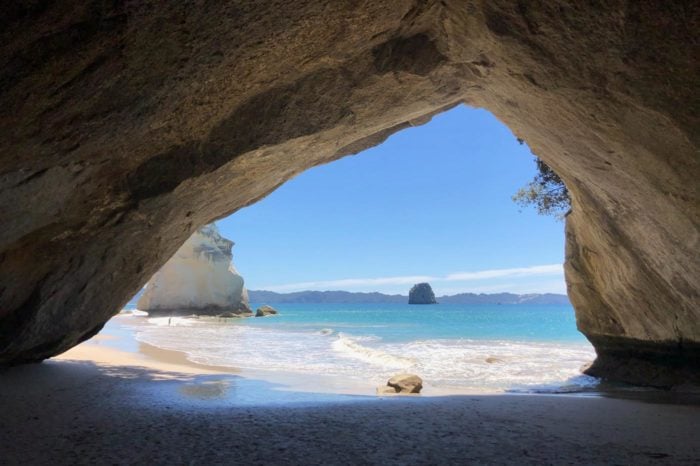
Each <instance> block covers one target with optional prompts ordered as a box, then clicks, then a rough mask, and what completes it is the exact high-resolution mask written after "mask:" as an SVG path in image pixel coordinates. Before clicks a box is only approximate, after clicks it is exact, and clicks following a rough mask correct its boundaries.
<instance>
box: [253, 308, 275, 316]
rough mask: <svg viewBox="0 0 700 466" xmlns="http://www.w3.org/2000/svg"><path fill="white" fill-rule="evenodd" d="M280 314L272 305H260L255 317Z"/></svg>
mask: <svg viewBox="0 0 700 466" xmlns="http://www.w3.org/2000/svg"><path fill="white" fill-rule="evenodd" d="M277 314H279V313H278V312H277V310H276V309H275V308H273V307H272V306H260V307H259V308H258V310H257V311H256V312H255V317H267V316H274V315H277Z"/></svg>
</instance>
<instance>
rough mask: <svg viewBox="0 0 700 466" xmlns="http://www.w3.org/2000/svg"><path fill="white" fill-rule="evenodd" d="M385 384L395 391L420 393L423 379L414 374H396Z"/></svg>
mask: <svg viewBox="0 0 700 466" xmlns="http://www.w3.org/2000/svg"><path fill="white" fill-rule="evenodd" d="M386 385H387V387H391V388H393V389H394V391H395V392H396V393H420V391H421V390H422V389H423V379H421V378H420V377H418V376H417V375H415V374H398V375H395V376H393V377H392V378H390V379H389V380H388V381H387V383H386Z"/></svg>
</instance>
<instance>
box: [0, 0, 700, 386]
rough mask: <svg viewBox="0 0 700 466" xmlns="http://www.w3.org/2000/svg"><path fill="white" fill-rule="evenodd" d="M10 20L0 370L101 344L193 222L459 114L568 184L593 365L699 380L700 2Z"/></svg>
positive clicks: (146, 7)
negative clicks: (468, 108)
mask: <svg viewBox="0 0 700 466" xmlns="http://www.w3.org/2000/svg"><path fill="white" fill-rule="evenodd" d="M1 16H2V17H1V18H0V25H1V26H2V27H1V28H0V31H1V32H0V34H1V35H2V41H0V65H1V66H0V122H1V127H2V131H0V224H1V225H2V228H0V364H17V363H22V362H28V361H39V360H42V359H44V358H46V357H50V356H52V355H55V354H57V353H60V352H62V351H65V350H66V349H68V348H70V347H71V346H73V345H75V344H77V343H79V342H80V341H82V340H84V339H86V338H89V337H90V336H91V335H93V334H94V333H96V332H97V331H99V330H100V328H101V327H102V325H103V324H104V322H106V321H107V320H108V319H109V318H110V317H111V316H112V315H114V314H115V313H116V312H118V311H119V309H120V308H121V307H122V306H123V305H124V304H125V303H126V302H127V300H128V299H129V297H130V296H133V295H134V293H135V292H136V291H137V290H138V289H139V288H140V287H142V286H143V284H144V283H145V282H146V280H148V278H150V277H151V276H152V275H153V274H154V273H155V272H156V271H157V270H158V269H159V268H160V266H161V265H163V264H164V263H165V262H166V261H167V260H168V259H169V258H170V257H171V256H172V255H173V254H174V253H175V252H176V251H177V250H178V248H179V247H180V246H181V245H182V244H183V243H184V242H185V241H186V240H187V238H189V236H190V235H191V234H192V233H193V232H194V231H195V230H196V229H197V228H198V227H199V226H201V225H204V224H207V223H210V222H211V221H213V220H215V219H217V218H220V217H222V216H224V215H227V214H230V213H232V212H235V211H236V210H238V209H240V208H241V207H243V206H246V205H249V204H250V203H252V202H255V201H256V200H258V199H260V198H261V197H263V196H265V195H266V194H268V193H269V192H270V191H272V190H273V189H275V188H276V187H277V186H279V185H280V184H281V183H283V182H284V181H285V180H287V179H289V178H291V177H293V176H294V175H296V174H298V173H300V172H301V171H303V170H305V169H307V168H310V167H312V166H315V165H318V164H322V163H327V162H330V161H332V160H335V159H337V158H340V157H342V156H345V155H349V154H354V153H357V152H359V151H361V150H363V149H365V148H368V147H371V146H373V145H376V144H378V143H380V142H381V141H383V140H384V139H386V138H387V137H388V136H389V135H391V134H392V133H394V132H396V131H398V130H400V129H403V128H408V127H411V126H415V125H419V124H422V123H425V122H426V121H428V120H429V119H430V117H431V116H432V115H434V114H436V113H439V112H442V111H444V110H445V109H448V108H450V107H452V106H454V105H458V104H461V103H467V104H469V105H473V106H477V107H484V108H487V109H488V110H490V111H491V112H493V113H494V114H495V115H496V116H497V117H498V118H499V119H500V120H501V121H503V122H504V123H505V124H507V125H508V126H509V127H510V129H511V130H512V131H513V132H514V134H515V136H517V137H519V138H522V139H524V140H525V141H527V143H528V144H529V146H530V147H531V148H532V149H533V150H534V152H535V153H536V154H538V155H539V156H540V157H541V158H542V159H543V160H544V161H545V162H546V163H547V164H548V165H549V166H550V167H552V168H553V169H554V170H555V171H556V172H557V173H558V174H559V175H560V176H561V177H562V179H563V180H564V181H565V182H566V183H567V186H568V188H569V190H570V192H571V195H572V197H573V213H572V214H571V215H570V216H569V218H568V219H567V246H566V249H567V259H566V264H565V271H566V276H567V280H568V286H569V294H570V296H571V300H572V302H573V304H574V307H575V308H576V313H577V321H578V326H579V328H580V329H581V331H582V332H584V333H585V334H586V335H587V336H588V337H589V339H590V340H591V341H592V342H593V344H594V345H595V346H596V350H597V352H598V361H599V362H598V363H596V364H595V365H594V367H593V370H594V371H596V373H598V374H599V375H603V376H606V377H609V378H616V379H623V380H630V379H631V378H630V373H629V372H627V373H625V372H624V371H620V370H617V369H615V368H616V367H617V368H620V367H625V364H626V362H632V361H637V362H640V364H639V365H638V367H639V368H640V369H639V370H632V373H633V374H632V375H634V376H635V377H636V378H635V377H633V378H635V380H639V381H641V382H651V383H653V384H664V383H666V382H672V381H673V380H674V375H673V374H679V376H680V377H681V378H683V379H685V378H689V377H692V376H693V374H697V373H698V371H699V369H698V367H699V366H700V364H699V363H698V360H699V359H700V350H699V349H698V345H699V344H700V315H699V314H700V310H699V306H698V300H699V297H700V257H699V254H700V252H699V251H700V247H698V245H699V244H700V184H699V183H698V181H697V180H698V179H700V158H699V157H698V149H699V147H700V132H698V127H700V119H699V117H698V113H697V109H698V107H699V102H698V99H699V97H698V93H697V76H698V58H697V52H696V48H694V47H692V46H691V45H689V44H694V43H695V42H696V35H697V32H696V31H697V27H696V25H697V24H698V22H699V21H700V4H699V3H698V2H670V1H645V2H633V1H617V2H615V1H613V2H605V3H600V2H546V1H528V2H522V1H515V0H490V1H482V2H478V1H463V0H459V1H457V0H443V1H439V2H438V1H427V2H425V1H420V2H419V1H414V0H377V1H373V2H364V3H358V2H325V1H304V0H302V1H295V2H273V1H260V2H249V3H245V2H214V3H211V4H208V5H207V8H206V9H193V8H191V6H190V5H189V4H187V3H184V2H180V1H178V0H154V1H153V2H85V1H78V0H66V1H61V2H49V3H41V4H39V3H36V4H35V3H32V2H9V3H8V5H4V6H3V12H2V15H1ZM464 130H465V131H469V128H464ZM426 157H429V154H426ZM416 176H420V174H419V173H417V174H416ZM464 201H465V208H468V207H469V203H470V202H478V200H472V199H465V200H464ZM642 367H646V368H647V369H644V370H642V369H641V368H642ZM650 371H653V373H654V374H656V375H655V376H654V377H653V380H652V377H650V374H651V373H652V372H650ZM635 374H636V375H635ZM637 376H639V377H637Z"/></svg>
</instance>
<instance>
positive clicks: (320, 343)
mask: <svg viewBox="0 0 700 466" xmlns="http://www.w3.org/2000/svg"><path fill="white" fill-rule="evenodd" d="M256 306H257V304H255V303H253V304H252V305H251V307H252V308H253V309H255V308H256ZM274 307H275V308H276V309H277V310H278V311H279V312H280V314H279V315H277V316H274V317H265V318H247V319H217V318H200V319H190V318H168V317H156V318H149V317H139V318H137V317H136V316H134V319H132V321H133V324H134V325H133V329H134V331H135V334H136V339H137V340H138V341H140V342H144V343H148V344H150V345H153V346H157V347H160V348H163V349H169V350H177V351H183V352H185V353H186V354H187V355H188V358H189V359H190V360H191V361H193V362H196V363H202V364H211V365H218V366H227V367H234V368H240V369H243V370H246V369H249V370H253V371H255V370H258V371H273V372H274V371H277V372H283V373H294V374H299V375H302V376H308V377H311V378H313V377H314V376H316V375H322V376H324V377H328V376H330V377H340V378H343V379H345V380H350V381H352V382H354V383H357V384H359V385H362V384H364V385H367V386H370V385H377V384H381V383H383V382H386V380H387V378H388V377H390V376H392V375H394V374H396V373H399V372H411V373H416V374H419V375H420V376H421V377H422V378H423V379H424V380H425V382H426V386H430V387H434V388H436V389H445V390H451V389H453V390H465V391H469V390H474V391H510V392H579V391H586V390H589V389H593V388H594V387H595V386H596V384H597V380H596V379H594V378H592V377H588V376H585V375H582V374H581V371H580V370H581V367H582V366H583V365H585V364H587V363H589V362H591V361H592V360H593V359H594V357H595V352H594V351H593V348H592V346H591V345H590V344H589V343H588V341H587V340H586V339H585V337H584V336H583V335H582V334H581V333H579V332H578V331H577V330H576V323H575V318H574V311H573V308H572V307H571V306H569V305H567V306H560V305H524V304H520V305H458V304H437V305H412V306H411V305H407V304H276V305H275V306H274Z"/></svg>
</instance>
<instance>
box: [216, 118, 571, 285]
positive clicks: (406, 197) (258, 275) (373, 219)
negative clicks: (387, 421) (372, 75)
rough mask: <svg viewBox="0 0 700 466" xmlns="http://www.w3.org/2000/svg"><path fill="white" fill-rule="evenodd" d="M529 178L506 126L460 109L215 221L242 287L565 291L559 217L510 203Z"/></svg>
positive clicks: (528, 164)
mask: <svg viewBox="0 0 700 466" xmlns="http://www.w3.org/2000/svg"><path fill="white" fill-rule="evenodd" d="M534 175H535V164H534V162H533V156H532V155H531V154H530V150H529V149H528V147H527V146H526V145H520V144H519V143H518V142H517V140H516V138H515V136H514V135H513V134H512V133H511V131H510V130H509V129H508V128H507V127H506V126H504V125H503V124H502V123H501V122H499V121H498V120H497V119H496V118H495V117H494V116H493V115H491V114H490V113H489V112H487V111H485V110H480V109H473V108H469V107H466V106H460V107H457V108H455V109H453V110H451V111H449V112H446V113H443V114H441V115H438V116H436V117H435V118H433V120H432V121H431V122H430V123H428V124H426V125H424V126H420V127H416V128H410V129H407V130H404V131H401V132H399V133H397V134H394V135H393V136H391V137H390V138H389V139H388V140H387V141H386V142H384V143H383V144H381V145H380V146H377V147H374V148H372V149H369V150H366V151H364V152H361V153H359V154H357V155H354V156H350V157H345V158H343V159H341V160H339V161H336V162H333V163H330V164H327V165H323V166H320V167H316V168H313V169H311V170H308V171H306V172H304V173H302V174H301V175H299V176H297V177H296V178H294V179H292V180H290V181H288V182H287V183H286V184H285V185H283V186H282V187H280V188H279V189H278V190H276V191H275V192H273V193H272V194H270V195H269V196H268V197H266V198H265V199H263V200H262V201H260V202H258V203H257V204H254V205H252V206H250V207H247V208H245V209H242V210H240V211H238V212H236V213H235V214H233V215H232V216H230V217H228V218H225V219H222V220H219V221H218V222H217V224H218V226H219V229H220V230H221V233H222V234H223V235H224V236H225V237H227V238H230V239H232V240H233V241H235V242H236V246H235V247H234V263H235V264H236V267H237V269H238V271H239V272H240V273H241V274H242V275H243V277H244V279H245V281H246V285H247V287H248V288H249V289H268V290H274V291H280V292H290V291H299V290H306V289H314V290H337V289H344V290H349V291H381V292H385V293H401V294H406V293H407V292H408V289H409V288H410V286H411V285H412V284H413V283H416V282H418V281H430V283H431V284H432V286H433V289H434V290H435V292H436V294H438V295H442V294H455V293H460V292H477V293H480V292H484V293H495V292H502V291H511V292H515V293H541V292H555V293H565V290H566V286H565V284H564V278H563V272H562V268H561V264H562V262H563V257H564V224H563V223H562V222H560V221H557V220H556V219H554V218H550V217H543V216H539V215H537V214H536V213H535V211H534V210H533V209H523V208H521V207H519V206H517V205H515V204H514V203H513V201H512V200H511V196H512V195H513V194H514V193H515V192H516V191H517V190H518V188H519V187H521V186H523V185H525V184H526V183H527V182H528V181H529V180H531V179H532V177H533V176H534Z"/></svg>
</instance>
